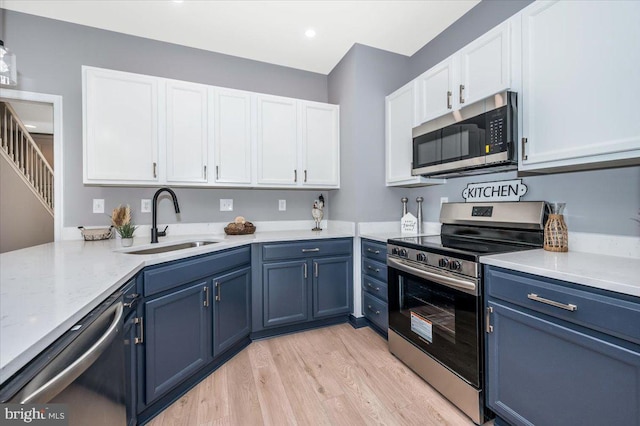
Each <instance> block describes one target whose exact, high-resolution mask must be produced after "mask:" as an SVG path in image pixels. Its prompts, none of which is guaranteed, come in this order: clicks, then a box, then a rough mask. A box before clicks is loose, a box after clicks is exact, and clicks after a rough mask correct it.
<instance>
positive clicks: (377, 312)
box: [368, 305, 380, 315]
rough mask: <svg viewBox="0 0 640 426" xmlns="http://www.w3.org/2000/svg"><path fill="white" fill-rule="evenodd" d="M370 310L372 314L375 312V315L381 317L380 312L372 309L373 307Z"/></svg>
mask: <svg viewBox="0 0 640 426" xmlns="http://www.w3.org/2000/svg"><path fill="white" fill-rule="evenodd" d="M368 308H369V310H370V311H371V312H373V313H374V314H376V315H380V311H376V310H375V309H373V308H372V307H371V305H369V306H368Z"/></svg>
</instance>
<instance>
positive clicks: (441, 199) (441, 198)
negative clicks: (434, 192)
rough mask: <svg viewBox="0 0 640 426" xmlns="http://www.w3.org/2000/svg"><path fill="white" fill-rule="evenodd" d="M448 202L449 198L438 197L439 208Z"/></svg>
mask: <svg viewBox="0 0 640 426" xmlns="http://www.w3.org/2000/svg"><path fill="white" fill-rule="evenodd" d="M448 202H449V197H440V206H442V204H444V203H448Z"/></svg>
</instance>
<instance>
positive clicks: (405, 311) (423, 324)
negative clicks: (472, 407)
mask: <svg viewBox="0 0 640 426" xmlns="http://www.w3.org/2000/svg"><path fill="white" fill-rule="evenodd" d="M391 276H395V277H394V278H393V280H390V281H389V328H390V329H392V330H393V331H395V332H396V333H398V334H400V335H401V336H403V337H404V338H406V339H407V340H409V341H411V342H412V343H413V344H414V345H416V346H418V347H419V348H420V349H422V350H423V351H424V352H427V353H428V354H430V355H431V356H432V357H433V358H435V359H436V360H438V361H439V362H440V363H442V364H444V365H445V366H446V367H448V368H449V369H450V370H452V371H454V372H455V373H457V374H458V375H459V376H461V377H462V378H464V379H466V380H467V381H468V382H469V383H471V384H472V385H474V386H476V387H479V385H480V377H479V376H480V354H479V348H480V324H479V317H478V310H479V306H478V305H479V298H478V297H476V296H473V295H470V294H466V293H463V292H461V291H458V290H455V289H452V288H449V287H446V286H443V285H440V284H437V283H434V282H430V281H426V280H423V279H421V278H416V277H414V276H412V275H409V274H406V273H403V272H399V271H393V272H391V273H390V278H391Z"/></svg>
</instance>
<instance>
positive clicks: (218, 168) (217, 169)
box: [216, 166, 220, 180]
mask: <svg viewBox="0 0 640 426" xmlns="http://www.w3.org/2000/svg"><path fill="white" fill-rule="evenodd" d="M219 171H220V167H219V166H216V180H218V179H220V174H219Z"/></svg>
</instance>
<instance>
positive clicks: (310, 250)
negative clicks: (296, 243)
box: [302, 247, 320, 253]
mask: <svg viewBox="0 0 640 426" xmlns="http://www.w3.org/2000/svg"><path fill="white" fill-rule="evenodd" d="M316 251H320V249H319V248H317V247H316V248H312V249H302V252H303V253H313V252H316Z"/></svg>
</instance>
